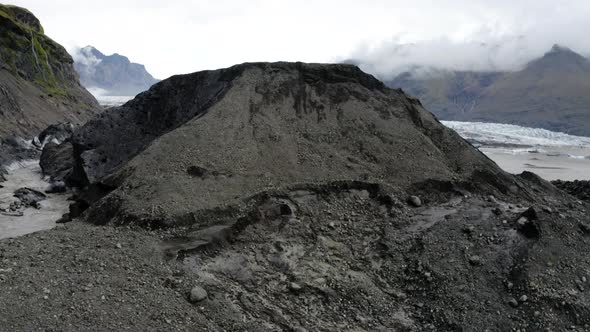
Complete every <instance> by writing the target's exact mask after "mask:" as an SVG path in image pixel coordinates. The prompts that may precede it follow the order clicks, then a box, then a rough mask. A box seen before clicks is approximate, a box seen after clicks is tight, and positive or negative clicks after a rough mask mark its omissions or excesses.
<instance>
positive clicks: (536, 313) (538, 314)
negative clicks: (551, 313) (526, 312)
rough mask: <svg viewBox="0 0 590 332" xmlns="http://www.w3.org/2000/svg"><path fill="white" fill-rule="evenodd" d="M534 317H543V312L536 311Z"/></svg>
mask: <svg viewBox="0 0 590 332" xmlns="http://www.w3.org/2000/svg"><path fill="white" fill-rule="evenodd" d="M533 315H535V317H539V316H541V312H540V311H535V312H534V313H533Z"/></svg>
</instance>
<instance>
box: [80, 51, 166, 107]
mask: <svg viewBox="0 0 590 332" xmlns="http://www.w3.org/2000/svg"><path fill="white" fill-rule="evenodd" d="M75 60H76V62H75V68H76V70H77V71H78V73H79V74H80V81H81V82H82V85H84V86H85V87H86V88H88V89H100V90H99V91H101V93H102V94H105V95H110V96H135V95H136V94H138V93H140V92H142V91H145V90H147V89H149V87H150V86H152V85H153V84H155V83H157V82H158V80H157V79H155V78H154V77H153V76H152V75H150V73H148V72H147V70H146V69H145V66H144V65H141V64H137V63H132V62H131V61H129V59H128V58H127V57H125V56H122V55H119V54H113V55H108V56H107V55H104V54H103V53H102V52H100V51H99V50H97V49H96V48H94V47H92V46H86V47H84V48H82V49H80V50H79V51H78V52H77V54H76V55H75Z"/></svg>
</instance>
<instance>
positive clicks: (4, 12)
mask: <svg viewBox="0 0 590 332" xmlns="http://www.w3.org/2000/svg"><path fill="white" fill-rule="evenodd" d="M99 109H100V108H99V106H98V104H97V102H96V100H95V99H94V97H92V95H90V93H88V91H86V90H85V89H84V88H83V87H82V86H81V85H80V83H79V81H78V75H77V74H76V72H75V70H74V67H73V60H72V58H71V57H70V55H69V54H68V53H67V52H66V50H65V49H64V48H63V47H62V46H61V45H59V44H57V43H56V42H54V41H53V40H51V39H50V38H49V37H47V36H46V35H45V34H44V33H43V28H42V26H41V24H40V22H39V20H38V19H37V18H36V17H35V16H34V15H33V14H32V13H30V12H29V11H28V10H26V9H24V8H20V7H15V6H7V5H1V4H0V139H5V138H7V137H11V136H19V137H26V138H29V137H32V136H35V135H36V134H38V133H39V132H40V131H41V130H42V129H44V128H46V127H47V126H48V125H50V124H53V123H57V122H65V121H68V122H72V123H75V124H80V123H83V122H84V121H85V120H87V119H89V118H90V117H91V116H92V115H94V114H96V113H97V112H98V110H99Z"/></svg>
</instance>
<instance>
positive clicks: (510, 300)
mask: <svg viewBox="0 0 590 332" xmlns="http://www.w3.org/2000/svg"><path fill="white" fill-rule="evenodd" d="M508 304H509V305H510V306H511V307H513V308H516V307H518V301H516V299H515V298H513V297H511V298H510V299H509V300H508Z"/></svg>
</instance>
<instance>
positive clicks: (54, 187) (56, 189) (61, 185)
mask: <svg viewBox="0 0 590 332" xmlns="http://www.w3.org/2000/svg"><path fill="white" fill-rule="evenodd" d="M67 190H68V189H67V187H66V184H65V182H63V181H55V182H52V183H51V184H50V185H49V187H48V188H47V189H45V192H46V193H48V194H55V193H65V192H66V191H67Z"/></svg>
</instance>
